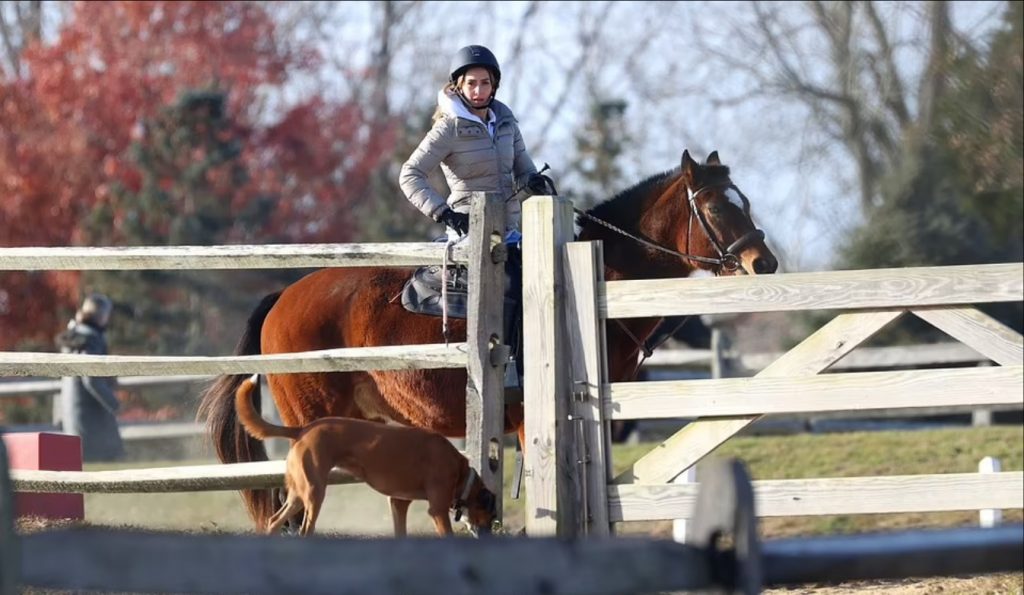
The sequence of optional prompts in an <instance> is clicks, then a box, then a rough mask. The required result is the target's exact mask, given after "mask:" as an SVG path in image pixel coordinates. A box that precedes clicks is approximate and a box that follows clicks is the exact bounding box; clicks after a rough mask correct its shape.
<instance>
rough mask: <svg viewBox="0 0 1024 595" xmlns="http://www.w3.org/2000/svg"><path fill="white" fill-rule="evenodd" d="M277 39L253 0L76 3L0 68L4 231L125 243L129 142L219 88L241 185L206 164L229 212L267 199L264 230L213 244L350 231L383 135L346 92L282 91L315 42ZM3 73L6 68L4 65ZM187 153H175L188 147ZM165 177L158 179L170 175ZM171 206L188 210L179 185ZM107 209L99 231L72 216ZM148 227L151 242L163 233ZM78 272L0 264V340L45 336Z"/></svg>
mask: <svg viewBox="0 0 1024 595" xmlns="http://www.w3.org/2000/svg"><path fill="white" fill-rule="evenodd" d="M290 43H291V42H290V40H286V39H282V38H281V37H280V36H279V35H278V34H277V31H276V29H275V23H274V22H273V20H272V19H271V18H270V16H269V15H268V14H267V13H266V11H265V10H264V9H263V7H261V6H260V5H259V4H257V3H252V2H204V1H198V2H80V3H76V4H75V5H74V9H73V12H72V14H71V16H70V18H69V19H68V21H67V23H66V24H65V26H64V28H63V29H62V30H61V31H60V34H59V36H58V38H57V39H56V40H55V42H54V43H52V44H51V45H45V44H36V45H34V46H30V47H28V48H27V49H26V51H25V53H24V54H23V56H22V60H23V65H24V66H25V67H26V68H24V69H23V70H22V71H23V72H25V73H26V74H25V75H24V76H23V77H21V78H18V79H13V80H3V79H0V121H2V123H3V124H2V126H0V197H2V200H0V245H3V246H71V245H96V246H101V245H124V244H125V243H127V242H131V241H132V239H131V238H127V237H125V236H124V234H122V233H120V232H119V227H118V221H119V216H120V214H119V213H118V212H116V206H117V201H116V200H115V199H114V197H113V192H112V188H115V187H121V188H126V189H128V190H130V191H138V189H139V188H140V186H141V185H142V173H141V172H140V170H139V167H138V164H137V163H135V162H134V161H133V159H132V155H131V151H130V150H129V149H130V147H131V145H132V143H133V142H138V141H139V140H140V137H141V136H143V133H142V125H141V122H145V121H147V120H148V119H151V118H154V117H156V116H157V115H158V114H159V113H160V110H161V109H162V108H165V107H166V106H168V105H171V104H173V103H174V102H175V100H176V99H177V98H178V97H180V95H181V93H183V92H185V91H189V90H194V89H211V88H215V89H221V90H223V91H225V92H226V93H227V114H228V117H229V118H230V120H231V122H232V124H233V129H232V130H231V131H230V132H231V134H232V135H233V138H236V139H238V140H240V142H241V144H242V153H241V157H240V160H241V163H242V164H243V166H244V169H245V172H246V174H247V176H246V179H245V181H244V182H243V183H238V182H237V181H235V180H232V179H229V178H226V177H218V175H220V174H219V173H218V172H213V173H211V174H210V179H208V180H207V181H208V183H209V184H210V186H211V187H213V188H215V189H216V195H217V196H222V197H224V200H225V201H227V202H228V203H229V204H230V208H231V210H232V212H240V211H242V210H243V209H245V208H246V206H247V205H249V204H250V203H251V202H252V201H254V200H262V201H264V202H267V200H268V197H270V198H271V199H272V201H271V203H272V204H273V209H274V210H273V212H272V213H271V215H270V216H269V217H267V218H266V223H265V224H264V225H263V227H262V228H260V229H252V228H251V225H250V226H249V227H245V228H243V227H241V226H237V227H236V228H231V229H228V230H226V231H225V232H224V233H223V234H222V237H218V238H214V239H213V240H215V242H216V243H238V242H244V243H250V242H251V243H269V242H307V241H332V242H340V241H347V240H348V239H349V237H350V235H351V225H352V221H351V212H352V203H353V201H355V200H358V199H360V198H362V196H363V194H364V192H365V190H366V187H367V184H368V180H369V178H370V175H371V172H372V171H373V170H374V168H375V167H376V166H377V164H378V162H379V161H380V160H381V159H382V158H383V156H384V155H385V154H386V152H387V151H388V149H389V148H390V145H391V143H392V139H393V133H392V131H391V130H389V129H384V130H381V129H372V128H371V124H372V122H373V121H374V119H373V118H371V117H369V116H368V115H367V114H365V113H364V112H363V111H362V110H361V109H360V108H359V106H358V105H355V104H350V103H344V102H338V101H334V100H330V99H328V98H325V97H323V96H321V95H316V94H309V95H307V96H306V99H305V100H304V101H302V102H301V103H299V104H298V105H290V106H288V107H286V108H280V107H273V108H272V107H269V106H276V105H279V103H278V102H277V100H278V99H279V98H280V94H279V93H278V92H279V91H280V90H281V89H282V87H283V86H285V85H286V84H288V83H289V81H291V80H293V79H292V77H294V76H296V75H302V74H303V73H308V72H309V71H310V69H312V68H315V67H316V65H317V54H316V52H315V51H313V50H312V49H311V48H304V47H293V46H292V45H290ZM0 76H2V75H0ZM198 157H199V156H196V155H190V156H183V158H184V159H186V160H188V159H196V158H198ZM173 181H174V180H173V179H167V180H162V181H161V184H160V185H161V187H165V186H166V187H170V185H171V184H172V182H173ZM177 198H181V200H180V201H172V202H171V204H169V205H167V207H168V208H169V209H175V210H178V212H187V209H188V208H189V203H188V200H187V197H177ZM102 208H107V209H111V208H113V209H115V212H114V213H113V214H112V217H111V221H112V224H111V227H110V229H105V230H102V233H96V231H95V230H91V231H90V229H91V228H90V227H88V226H86V225H84V222H85V221H86V220H87V218H88V217H89V216H90V214H93V213H95V212H96V211H97V209H102ZM166 241H167V240H166V238H165V237H155V238H151V240H150V241H147V242H146V243H147V244H148V245H153V244H160V243H164V242H166ZM79 278H80V274H79V273H77V272H59V273H49V272H42V273H38V272H29V273H20V272H11V273H0V329H2V330H0V349H11V348H14V347H15V346H20V347H22V348H23V347H25V346H28V347H29V348H35V349H46V348H48V347H49V346H50V345H51V340H52V337H53V335H54V334H55V333H56V332H57V331H58V330H59V328H60V327H61V326H62V324H63V316H65V315H67V314H68V313H69V312H70V311H71V310H72V309H73V308H74V306H75V305H76V301H77V299H78V297H79V295H80V294H81V292H82V291H85V290H88V289H89V288H81V287H79Z"/></svg>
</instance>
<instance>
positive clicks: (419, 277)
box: [401, 245, 523, 386]
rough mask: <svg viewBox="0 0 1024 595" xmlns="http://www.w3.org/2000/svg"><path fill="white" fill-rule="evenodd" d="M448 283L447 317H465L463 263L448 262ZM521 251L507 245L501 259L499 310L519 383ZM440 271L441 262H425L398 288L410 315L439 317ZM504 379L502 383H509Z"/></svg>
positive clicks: (466, 278)
mask: <svg viewBox="0 0 1024 595" xmlns="http://www.w3.org/2000/svg"><path fill="white" fill-rule="evenodd" d="M447 269H448V286H447V289H446V292H445V293H446V294H447V295H446V296H445V297H446V298H447V300H446V301H447V305H448V317H449V318H463V319H465V318H466V317H467V316H468V310H469V308H468V303H469V269H468V268H466V266H465V265H448V267H447ZM522 270H523V269H522V252H521V251H520V250H519V248H518V246H515V245H509V246H508V259H507V260H506V261H505V295H504V307H503V309H502V313H503V317H502V318H503V329H502V330H503V332H504V337H505V344H506V345H508V346H509V347H510V348H511V350H512V356H513V357H514V358H515V361H516V363H517V372H518V374H517V375H518V377H519V379H518V382H519V386H521V385H522V381H521V378H522V370H523V366H522V340H521V339H522V326H523V308H522V301H521V295H522V289H521V287H522ZM443 277H444V274H443V271H442V269H441V265H427V266H424V267H420V268H418V269H416V270H415V271H413V274H412V276H411V277H409V280H408V281H406V282H405V286H404V287H402V293H401V298H402V307H403V308H405V309H406V310H408V311H409V312H412V313H414V314H424V315H426V316H442V307H441V306H442V292H441V285H442V280H443ZM511 380H513V379H509V378H507V379H506V385H512V386H514V385H513V384H511Z"/></svg>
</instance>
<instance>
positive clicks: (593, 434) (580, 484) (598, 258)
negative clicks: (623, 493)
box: [565, 242, 611, 537]
mask: <svg viewBox="0 0 1024 595" xmlns="http://www.w3.org/2000/svg"><path fill="white" fill-rule="evenodd" d="M603 280H604V258H603V252H602V247H601V242H571V243H569V244H567V245H566V246H565V285H566V293H567V295H566V315H565V327H566V335H567V339H566V340H567V341H568V343H569V358H570V360H571V366H572V367H571V374H572V376H571V377H570V379H569V380H570V382H571V383H572V397H573V400H572V408H571V409H570V411H571V412H572V413H571V414H572V419H571V420H570V422H569V423H571V424H573V425H574V426H575V427H576V428H575V429H577V432H576V434H574V435H575V437H576V440H577V444H576V448H577V449H578V452H577V454H576V459H577V460H576V466H575V470H576V475H575V477H576V481H575V482H574V483H575V485H576V490H577V492H578V493H579V495H580V496H581V497H582V499H581V503H580V514H579V515H578V518H577V519H576V520H577V521H578V522H579V528H578V530H579V531H580V533H581V534H584V535H591V536H595V537H606V536H608V535H610V534H611V525H610V524H609V521H608V481H609V479H610V473H609V472H608V469H607V467H606V465H605V463H606V460H607V457H608V455H609V454H610V453H609V452H608V451H606V450H605V439H606V438H608V437H609V431H610V429H609V428H608V427H607V422H605V420H604V400H605V398H606V395H605V394H603V392H602V388H603V387H604V386H605V383H606V381H607V380H606V379H607V378H608V374H607V370H605V368H606V363H607V362H606V358H605V353H606V350H605V334H604V325H603V324H601V315H600V312H599V307H598V301H597V290H598V283H600V282H601V281H603Z"/></svg>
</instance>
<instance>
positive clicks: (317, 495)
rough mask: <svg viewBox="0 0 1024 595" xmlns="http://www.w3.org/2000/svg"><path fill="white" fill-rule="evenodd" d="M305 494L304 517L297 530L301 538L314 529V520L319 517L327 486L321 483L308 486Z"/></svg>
mask: <svg viewBox="0 0 1024 595" xmlns="http://www.w3.org/2000/svg"><path fill="white" fill-rule="evenodd" d="M305 492H306V494H305V498H304V500H305V501H306V502H305V504H306V516H305V517H304V518H303V519H302V529H300V530H299V533H300V534H301V535H302V536H303V537H305V536H306V535H310V534H312V533H313V530H314V529H315V528H316V518H317V517H318V516H320V507H321V506H322V505H323V503H324V497H326V496H327V486H326V485H325V484H322V483H320V484H310V485H309V486H308V487H307V489H306V491H305Z"/></svg>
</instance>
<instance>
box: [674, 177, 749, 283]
mask: <svg viewBox="0 0 1024 595" xmlns="http://www.w3.org/2000/svg"><path fill="white" fill-rule="evenodd" d="M722 187H724V188H725V189H727V190H735V191H736V193H737V194H739V195H740V197H741V198H743V200H744V201H745V202H750V201H748V200H747V197H746V196H745V195H744V194H743V192H741V191H740V189H739V188H737V187H736V185H735V184H709V185H707V186H703V187H701V188H700V189H699V190H697V191H696V192H693V191H692V190H690V188H689V186H687V188H686V195H687V197H688V199H689V201H690V217H689V219H688V220H687V222H686V246H687V250H689V246H690V229H691V228H692V225H693V218H694V216H696V217H697V223H699V224H700V228H701V229H702V230H704V235H706V236H707V237H708V239H709V240H711V245H713V246H714V247H715V252H718V259H717V260H718V262H719V266H721V267H722V268H723V269H725V270H727V271H729V272H732V271H735V270H736V269H738V268H740V259H739V257H738V256H736V253H737V252H740V251H741V250H742V249H743V248H746V247H747V246H748V245H750V244H751V243H753V242H760V241H762V240H764V231H762V230H760V229H758V228H757V227H755V228H754V229H752V230H750V231H748V232H747V233H745V234H743V235H742V236H740V237H739V238H737V239H736V241H734V242H733V243H731V244H729V245H728V246H726V247H724V248H723V247H722V243H721V242H720V241H719V240H718V237H717V236H715V232H714V231H712V229H711V226H710V225H708V220H707V217H706V216H705V215H704V211H702V210H700V209H698V208H697V197H698V196H700V195H701V193H703V192H706V191H708V190H710V189H712V188H722ZM715 274H716V275H717V274H718V271H715Z"/></svg>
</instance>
